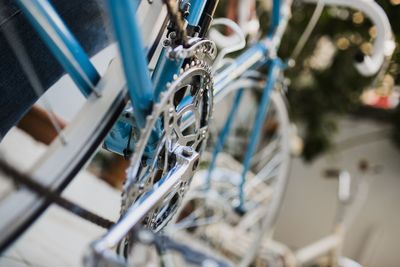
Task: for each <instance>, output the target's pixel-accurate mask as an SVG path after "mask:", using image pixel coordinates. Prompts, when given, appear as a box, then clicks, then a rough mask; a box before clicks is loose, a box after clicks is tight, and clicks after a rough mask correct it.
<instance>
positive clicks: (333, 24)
mask: <svg viewBox="0 0 400 267" xmlns="http://www.w3.org/2000/svg"><path fill="white" fill-rule="evenodd" d="M377 2H378V3H379V4H380V5H381V6H382V7H383V8H384V10H385V11H386V13H387V15H388V17H389V20H390V22H391V25H392V29H393V32H394V35H395V41H396V46H397V45H398V43H399V40H400V16H399V14H400V1H397V0H391V1H389V0H379V1H377ZM314 8H315V5H309V4H302V3H300V1H296V2H295V3H294V6H293V16H292V19H291V21H290V23H289V27H288V29H287V31H286V33H285V36H284V39H283V40H282V45H281V48H280V51H279V53H280V56H281V57H282V58H284V59H287V58H289V57H290V56H291V53H292V51H293V49H294V47H295V46H296V44H297V42H298V40H299V38H300V35H301V34H302V32H303V31H304V29H305V27H306V25H307V23H308V21H309V19H310V17H311V15H312V13H313V11H314ZM263 25H265V24H264V23H263ZM374 34H375V33H374V28H373V27H372V25H371V23H370V22H369V21H368V20H367V19H366V18H365V17H364V16H363V14H361V13H360V12H355V11H351V10H347V9H342V8H332V7H326V8H325V9H324V12H323V13H322V15H321V17H320V19H319V21H318V23H317V26H316V27H315V29H314V31H313V33H312V35H311V36H310V38H309V40H308V41H307V43H306V45H305V47H304V49H303V50H302V52H301V53H300V55H299V56H298V58H297V59H296V64H295V66H294V67H292V68H290V69H288V70H287V71H286V75H287V77H288V78H289V79H290V81H291V83H290V87H289V92H288V99H289V103H290V112H291V117H292V119H293V120H294V121H296V122H301V123H302V125H304V136H303V138H304V151H303V157H304V159H305V160H307V161H310V160H313V159H315V158H316V157H317V156H318V155H320V154H321V153H323V152H326V151H327V150H328V149H329V148H331V147H332V141H331V140H332V136H333V135H334V134H335V132H336V130H337V127H336V121H337V118H338V117H340V116H341V115H346V114H350V115H354V116H362V117H367V118H376V119H379V120H380V121H382V120H385V121H387V122H390V123H392V124H393V126H394V127H393V128H394V131H393V138H394V141H395V142H396V143H397V144H399V145H400V108H399V107H397V108H396V109H395V110H375V109H373V108H368V107H365V106H364V105H363V104H362V103H361V100H360V96H361V93H362V92H363V90H364V89H365V88H366V87H367V86H369V85H370V84H371V82H372V81H374V79H375V77H372V78H365V77H363V76H361V75H360V74H358V72H357V71H356V69H355V68H354V57H355V55H356V54H357V53H359V51H360V50H361V51H362V52H363V53H368V52H369V51H370V49H371V48H372V43H371V41H372V40H373V37H374ZM399 59H400V53H399V51H398V50H396V51H395V54H394V56H393V58H392V61H391V63H390V65H389V68H388V74H390V75H392V76H393V77H394V78H395V84H397V83H398V82H399V81H400V78H399V75H398V74H399V65H398V63H399ZM378 83H379V81H378Z"/></svg>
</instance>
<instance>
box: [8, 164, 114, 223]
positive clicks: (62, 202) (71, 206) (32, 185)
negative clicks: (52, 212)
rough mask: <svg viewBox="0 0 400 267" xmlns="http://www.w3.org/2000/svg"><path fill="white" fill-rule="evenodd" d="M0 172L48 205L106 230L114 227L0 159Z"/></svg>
mask: <svg viewBox="0 0 400 267" xmlns="http://www.w3.org/2000/svg"><path fill="white" fill-rule="evenodd" d="M0 172H2V173H3V174H4V175H5V176H6V177H7V178H8V179H10V180H12V181H13V182H14V183H16V184H17V185H22V186H25V187H26V188H27V189H29V190H30V191H32V192H34V193H35V194H37V195H38V196H39V197H42V198H44V199H45V201H46V202H48V203H50V204H51V203H55V204H57V205H58V206H60V207H61V208H64V209H65V210H67V211H69V212H71V213H73V214H75V215H77V216H78V217H81V218H82V219H84V220H86V221H89V222H91V223H94V224H96V225H98V226H100V227H103V228H106V229H109V228H111V226H113V225H114V222H112V221H110V220H108V219H106V218H104V217H101V216H99V215H97V214H95V213H93V212H91V211H89V210H87V209H85V208H83V207H81V206H80V205H78V204H76V203H74V202H72V201H70V200H68V199H66V198H63V197H62V196H60V195H59V194H58V193H57V192H55V191H53V190H51V189H49V188H47V187H46V186H44V185H42V184H40V183H39V182H37V181H35V180H34V179H32V178H31V177H29V176H28V175H26V174H23V173H21V172H19V171H18V170H17V169H15V168H14V167H12V166H11V165H10V164H8V163H7V162H6V161H5V160H4V159H0Z"/></svg>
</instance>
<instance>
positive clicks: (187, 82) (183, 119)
mask: <svg viewBox="0 0 400 267" xmlns="http://www.w3.org/2000/svg"><path fill="white" fill-rule="evenodd" d="M160 99H161V100H160V102H159V103H157V104H155V105H154V107H153V112H152V114H151V115H150V116H148V117H147V120H146V127H145V128H143V130H142V131H141V134H140V139H139V140H138V142H137V145H136V149H135V153H134V155H133V157H132V159H131V166H130V168H129V169H128V171H127V180H126V183H125V185H124V190H123V195H122V204H121V216H125V214H126V213H127V212H128V210H130V207H131V206H132V205H135V204H136V203H138V202H141V199H142V198H143V197H145V196H147V195H148V194H149V192H151V191H153V190H154V189H155V188H156V187H157V186H158V185H159V183H160V182H163V181H164V180H165V179H166V178H165V177H167V176H168V175H171V174H172V175H173V173H175V172H176V169H177V168H178V167H179V166H180V165H181V164H182V163H181V162H179V161H180V159H181V158H188V157H190V158H191V159H192V161H191V162H190V165H191V167H190V170H188V171H187V172H186V176H185V179H184V177H181V179H180V180H179V183H178V184H176V185H175V186H174V187H173V188H170V189H169V192H168V194H166V195H165V196H164V197H163V198H162V199H160V200H158V201H157V203H155V204H157V205H154V206H153V207H152V208H151V209H149V212H148V213H147V214H146V216H145V217H144V218H142V223H143V225H144V226H145V227H146V228H149V229H152V230H155V231H158V230H160V229H162V228H163V227H164V226H165V225H166V223H167V222H168V221H169V220H170V219H171V218H172V216H173V214H174V213H175V211H176V209H177V207H178V205H179V203H180V202H181V199H182V197H183V195H184V193H185V192H186V191H187V189H188V187H189V184H190V182H191V178H192V177H193V174H194V172H195V170H196V169H197V167H198V163H199V159H198V155H199V154H201V153H202V151H203V150H204V146H205V140H206V138H207V133H208V121H209V119H210V116H211V111H212V103H213V92H212V77H211V68H210V67H209V66H208V64H207V63H205V62H204V61H200V60H195V61H192V62H191V63H190V64H187V65H186V66H185V68H183V69H181V71H180V75H179V76H175V77H174V81H173V82H172V83H170V84H168V89H167V90H166V91H165V92H164V93H162V94H161V95H160ZM157 129H158V131H156V130H157ZM125 245H129V236H128V238H127V240H126V242H124V243H123V246H125Z"/></svg>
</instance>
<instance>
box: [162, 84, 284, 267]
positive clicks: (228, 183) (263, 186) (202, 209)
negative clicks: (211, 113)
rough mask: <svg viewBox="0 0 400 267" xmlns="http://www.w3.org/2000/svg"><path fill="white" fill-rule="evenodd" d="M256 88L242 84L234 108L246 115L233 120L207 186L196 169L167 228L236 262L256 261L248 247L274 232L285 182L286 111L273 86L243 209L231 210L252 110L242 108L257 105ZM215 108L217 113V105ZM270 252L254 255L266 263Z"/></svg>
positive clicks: (254, 246) (261, 243) (203, 173)
mask: <svg viewBox="0 0 400 267" xmlns="http://www.w3.org/2000/svg"><path fill="white" fill-rule="evenodd" d="M243 84H246V82H244V83H242V85H243ZM247 85H248V87H246V89H247V88H249V89H250V88H252V89H260V86H261V85H260V84H259V83H256V82H253V81H247ZM261 88H262V86H261ZM255 92H257V91H253V90H252V91H250V90H246V101H247V102H245V106H243V105H242V106H241V107H240V108H239V110H238V114H240V112H241V111H243V113H242V114H245V115H244V116H243V117H242V118H241V119H239V120H236V121H235V123H234V126H233V129H232V130H231V133H230V136H229V137H228V139H227V143H226V145H225V147H224V150H223V152H222V153H221V154H220V155H219V157H218V159H217V164H216V168H215V170H214V171H213V172H212V176H211V177H212V182H211V187H210V189H209V190H205V189H204V183H205V179H206V176H207V171H205V170H203V171H200V172H199V173H198V174H197V175H196V176H195V178H194V181H193V187H192V189H191V190H190V191H189V192H188V194H187V197H186V198H185V199H184V202H183V205H182V207H181V209H180V210H179V212H178V215H177V216H176V217H175V224H174V225H173V226H172V227H171V228H170V229H169V230H170V232H171V234H172V235H173V234H175V233H177V232H180V233H182V232H184V234H190V236H192V237H194V238H195V239H196V240H200V241H201V242H203V243H204V244H205V245H206V246H211V247H212V248H213V249H215V250H216V251H217V252H218V253H220V254H223V255H225V256H226V257H228V258H229V259H230V260H232V261H233V262H236V263H237V264H240V266H245V265H248V264H250V263H251V262H252V261H254V260H255V259H254V257H253V256H251V255H250V254H251V252H254V254H256V251H257V250H259V249H260V247H263V246H264V245H265V242H264V241H265V240H266V239H267V238H269V237H270V236H271V234H272V230H273V227H274V224H275V221H276V217H277V215H278V213H279V209H280V205H281V202H282V198H283V194H284V191H285V188H286V183H287V177H288V167H289V162H290V153H289V133H290V131H289V127H290V125H289V119H288V113H287V109H286V106H285V103H284V101H283V99H282V96H281V95H280V93H279V92H276V91H274V92H272V94H271V103H270V107H269V110H268V115H267V118H266V120H265V122H264V127H263V128H264V130H263V131H264V134H263V138H262V140H261V141H260V143H259V145H258V148H257V152H256V153H255V155H254V156H253V158H252V167H251V170H250V172H249V174H248V175H247V182H246V186H245V193H246V194H245V195H246V206H247V207H248V209H247V212H246V213H245V214H244V215H240V214H238V213H236V212H235V211H234V210H233V208H232V207H233V206H234V205H235V201H237V195H238V193H239V192H238V185H239V181H240V173H241V170H242V168H243V166H242V164H241V163H240V160H241V158H242V157H243V151H245V147H246V143H247V140H248V136H249V133H250V131H251V127H252V123H251V122H252V118H251V116H254V115H255V114H254V113H252V112H247V113H246V112H245V111H246V110H248V109H251V108H249V107H252V106H254V107H256V103H257V102H256V101H257V98H256V97H254V96H255V95H254V93H255ZM249 103H253V104H254V105H250V104H249ZM228 105H229V104H228ZM216 114H220V113H219V112H218V110H217V111H216ZM247 115H248V116H250V117H248V116H247ZM272 126H273V128H274V129H272V128H271V127H272ZM206 162H207V159H206ZM203 165H205V166H206V164H203ZM264 252H265V253H264ZM270 256H271V255H269V254H268V253H267V251H266V250H265V249H263V253H258V254H257V258H256V260H257V261H258V262H259V261H262V262H264V263H265V265H266V264H267V262H268V260H269V259H270ZM249 258H250V259H249ZM261 266H263V265H261Z"/></svg>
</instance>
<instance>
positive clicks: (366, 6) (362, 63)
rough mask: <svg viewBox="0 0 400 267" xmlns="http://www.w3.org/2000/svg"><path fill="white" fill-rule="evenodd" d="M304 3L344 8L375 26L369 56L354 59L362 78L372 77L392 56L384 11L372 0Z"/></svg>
mask: <svg viewBox="0 0 400 267" xmlns="http://www.w3.org/2000/svg"><path fill="white" fill-rule="evenodd" d="M303 1H304V2H306V3H318V1H322V2H323V3H324V4H325V5H334V6H344V7H349V8H352V9H356V10H359V11H361V12H363V13H364V14H365V15H366V16H367V17H368V18H369V19H370V20H371V21H372V22H373V24H374V25H375V26H376V30H377V36H376V38H375V41H374V46H373V51H372V55H371V56H367V55H363V56H361V57H356V63H355V67H356V69H357V70H358V72H359V73H360V74H361V75H363V76H372V75H374V74H376V73H377V72H378V71H379V69H380V68H381V67H382V65H383V63H384V60H385V57H387V56H391V55H392V54H393V51H394V48H395V43H394V41H393V38H392V28H391V26H390V22H389V19H388V17H387V16H386V13H385V11H384V10H383V9H382V7H381V6H379V5H378V4H377V3H376V2H375V1H374V0H303Z"/></svg>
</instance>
